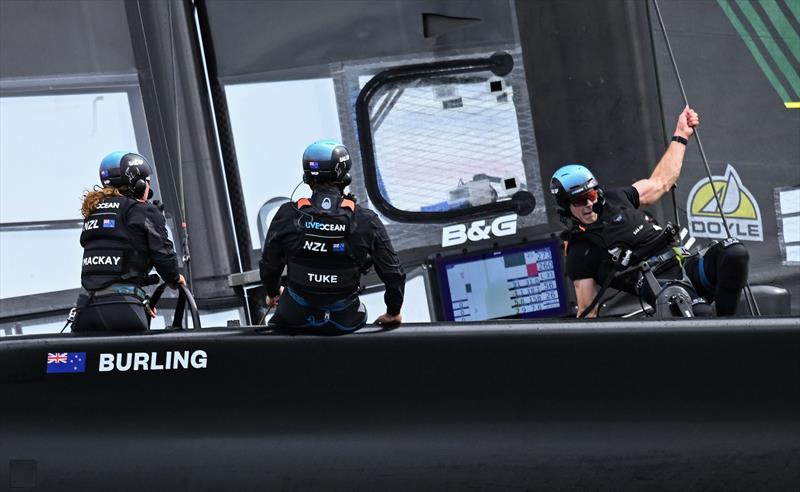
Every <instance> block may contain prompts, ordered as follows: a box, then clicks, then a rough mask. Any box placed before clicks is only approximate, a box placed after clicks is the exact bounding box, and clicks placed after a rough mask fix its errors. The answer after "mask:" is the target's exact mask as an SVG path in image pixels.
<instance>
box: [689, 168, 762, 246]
mask: <svg viewBox="0 0 800 492" xmlns="http://www.w3.org/2000/svg"><path fill="white" fill-rule="evenodd" d="M712 178H713V179H712V182H713V187H712V184H711V183H709V182H708V179H701V180H700V181H698V182H697V183H695V185H694V186H693V187H692V190H691V191H690V192H689V200H688V201H687V203H686V210H687V211H688V216H689V227H690V229H691V231H692V235H693V236H696V237H708V238H714V239H723V238H726V237H728V234H727V233H726V232H725V225H724V224H723V222H722V218H721V217H720V214H719V206H718V205H717V200H716V199H715V198H714V194H715V193H716V195H717V197H719V203H721V204H722V213H723V214H725V219H726V221H727V222H728V227H730V231H731V235H732V236H733V237H736V238H739V239H742V240H745V241H763V240H764V226H763V223H762V220H761V210H760V209H759V207H758V202H757V201H756V199H755V197H754V196H753V194H752V193H750V190H748V189H747V188H745V186H744V184H742V178H740V177H739V174H738V173H737V172H736V169H734V168H733V166H731V165H730V164H728V167H727V168H726V169H725V174H724V175H723V176H712Z"/></svg>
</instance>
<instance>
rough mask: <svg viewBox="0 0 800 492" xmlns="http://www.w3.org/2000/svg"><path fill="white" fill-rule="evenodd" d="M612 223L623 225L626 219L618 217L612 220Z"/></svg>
mask: <svg viewBox="0 0 800 492" xmlns="http://www.w3.org/2000/svg"><path fill="white" fill-rule="evenodd" d="M611 222H613V223H615V224H622V223H623V222H625V217H623V216H622V214H620V215H617V216H616V217H614V218H613V219H611Z"/></svg>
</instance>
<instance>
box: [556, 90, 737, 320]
mask: <svg viewBox="0 0 800 492" xmlns="http://www.w3.org/2000/svg"><path fill="white" fill-rule="evenodd" d="M699 124H700V118H699V116H698V115H697V113H696V112H695V111H694V110H692V109H691V108H689V107H688V106H687V107H686V108H684V110H683V111H682V112H681V114H680V115H679V117H678V122H677V125H676V128H675V133H674V134H673V137H672V141H671V142H670V144H669V147H668V148H667V150H666V152H665V153H664V155H663V157H662V158H661V160H660V161H659V163H658V164H657V165H656V167H655V169H654V170H653V173H652V175H651V176H650V177H649V178H647V179H642V180H639V181H637V182H635V183H634V184H633V185H632V186H629V187H624V188H613V189H603V188H601V187H600V186H599V184H598V182H597V180H596V179H595V177H594V176H593V175H592V173H591V171H589V170H588V169H587V168H586V167H584V166H582V165H579V164H569V165H565V166H563V167H561V168H560V169H559V170H557V171H556V172H555V174H553V178H552V180H551V184H550V189H551V192H552V194H553V196H554V197H555V199H556V201H557V202H558V205H559V207H560V209H561V210H560V213H561V214H562V216H563V217H565V219H566V220H567V221H568V222H569V225H570V227H571V229H570V230H569V231H568V247H567V262H566V269H567V275H568V276H569V277H570V278H571V279H572V281H573V285H574V287H575V294H576V297H577V303H578V315H579V316H583V315H587V316H589V317H594V316H596V315H597V305H598V303H597V301H598V297H599V294H602V290H603V288H604V287H605V286H608V285H609V283H610V285H611V286H612V287H615V288H617V289H620V290H624V291H627V292H630V293H632V294H634V295H639V296H644V297H645V298H646V299H647V300H648V302H650V303H651V304H652V305H655V304H654V295H655V294H657V293H653V292H650V290H651V289H648V286H647V284H646V283H644V284H642V283H641V282H639V283H638V285H636V284H635V283H634V281H635V280H636V279H635V278H632V277H627V278H625V277H623V278H619V279H615V278H614V274H615V272H617V271H619V270H621V269H623V268H625V267H629V266H633V265H635V264H636V262H640V261H642V260H646V259H649V258H657V259H662V258H663V262H664V267H665V268H667V267H674V266H676V263H677V262H679V261H683V259H682V257H681V255H680V253H679V254H678V255H677V256H676V255H673V253H670V251H671V246H673V245H674V238H673V237H672V235H671V234H670V230H669V227H667V228H661V227H659V226H658V225H657V224H655V222H654V221H653V220H652V219H650V218H649V217H648V216H647V215H646V214H645V213H644V212H642V211H640V210H639V207H640V206H647V205H651V204H653V203H655V202H656V201H658V200H659V199H660V198H661V197H662V196H664V194H666V193H667V192H668V191H669V190H670V188H672V186H673V185H674V184H675V183H676V182H677V180H678V177H679V175H680V172H681V167H682V165H683V158H684V154H685V152H686V145H687V143H688V141H689V139H690V138H691V137H692V135H693V134H694V127H696V126H697V125H699ZM668 261H669V262H671V263H667V262H668ZM747 265H748V254H747V250H746V249H745V247H744V245H742V244H741V243H739V242H738V241H736V240H735V239H734V240H725V241H722V242H720V243H716V244H714V245H713V246H712V247H710V248H709V249H708V250H706V251H704V252H703V254H701V255H694V256H690V257H688V258H686V259H685V262H683V271H685V273H686V276H687V277H688V280H690V281H691V284H692V286H693V289H694V290H695V291H696V293H697V294H699V295H700V296H702V297H703V298H704V299H705V300H707V301H709V302H710V301H714V302H715V306H716V312H717V314H718V315H721V316H730V315H733V314H735V313H736V307H737V304H738V300H739V295H740V294H741V291H742V289H743V288H744V286H745V284H746V283H747ZM678 266H680V265H678ZM612 279H613V280H614V282H613V283H611V280H612ZM601 285H602V286H603V287H601Z"/></svg>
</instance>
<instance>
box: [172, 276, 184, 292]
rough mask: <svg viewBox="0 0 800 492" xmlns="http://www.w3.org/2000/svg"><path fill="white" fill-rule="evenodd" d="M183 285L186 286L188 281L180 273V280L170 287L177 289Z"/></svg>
mask: <svg viewBox="0 0 800 492" xmlns="http://www.w3.org/2000/svg"><path fill="white" fill-rule="evenodd" d="M181 285H186V279H185V278H183V275H181V274H180V273H179V274H178V280H177V281H176V282H175V283H174V284H170V287H171V288H173V289H177V288H178V287H179V286H181Z"/></svg>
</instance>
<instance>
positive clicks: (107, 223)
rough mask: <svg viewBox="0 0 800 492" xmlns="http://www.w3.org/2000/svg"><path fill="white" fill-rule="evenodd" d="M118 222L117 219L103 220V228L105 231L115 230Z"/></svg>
mask: <svg viewBox="0 0 800 492" xmlns="http://www.w3.org/2000/svg"><path fill="white" fill-rule="evenodd" d="M116 225H117V221H116V219H103V228H104V229H113V228H114V227H116Z"/></svg>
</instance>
